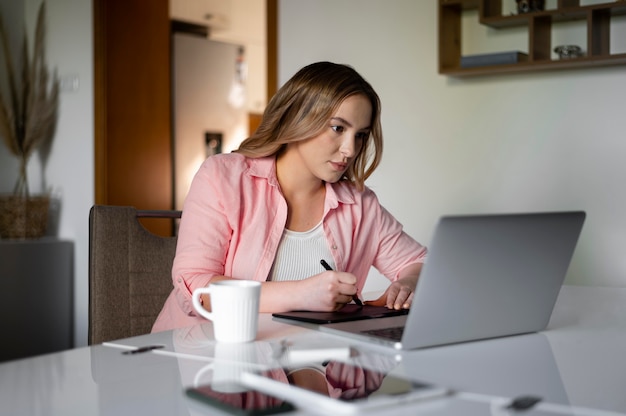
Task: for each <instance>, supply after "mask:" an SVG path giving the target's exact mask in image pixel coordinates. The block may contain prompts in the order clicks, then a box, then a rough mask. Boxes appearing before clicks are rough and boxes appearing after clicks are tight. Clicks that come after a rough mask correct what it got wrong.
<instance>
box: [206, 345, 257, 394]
mask: <svg viewBox="0 0 626 416" xmlns="http://www.w3.org/2000/svg"><path fill="white" fill-rule="evenodd" d="M258 360H259V357H258V345H257V344H256V343H253V342H246V343H241V344H225V343H219V342H218V343H217V344H216V345H215V360H214V361H213V363H211V364H209V365H207V366H205V367H204V368H203V369H201V370H200V371H198V372H197V373H196V376H195V377H194V386H195V387H198V386H200V385H202V384H206V380H205V374H206V373H207V371H212V377H211V381H210V384H211V388H212V389H213V390H215V391H219V392H222V393H239V392H242V391H245V390H248V389H247V388H245V387H244V386H242V384H241V375H242V374H243V373H244V372H251V371H259V370H264V369H265V366H263V365H261V364H258Z"/></svg>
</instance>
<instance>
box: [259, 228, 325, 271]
mask: <svg viewBox="0 0 626 416" xmlns="http://www.w3.org/2000/svg"><path fill="white" fill-rule="evenodd" d="M322 259H324V260H326V261H327V262H328V264H329V265H330V266H331V267H332V268H333V269H335V268H336V267H335V262H334V261H333V258H332V256H331V252H330V249H329V248H328V243H327V242H326V237H325V236H324V228H323V227H322V223H321V222H320V223H319V224H317V225H316V226H315V227H313V228H312V229H310V230H309V231H303V232H297V231H291V230H288V229H285V231H283V236H282V238H281V240H280V244H279V245H278V252H277V253H276V258H275V259H274V265H273V266H272V271H271V272H270V277H269V279H268V280H272V281H274V282H280V281H286V280H303V279H306V278H307V277H310V276H313V275H316V274H319V273H321V272H323V271H324V268H323V267H322V265H321V264H320V260H322Z"/></svg>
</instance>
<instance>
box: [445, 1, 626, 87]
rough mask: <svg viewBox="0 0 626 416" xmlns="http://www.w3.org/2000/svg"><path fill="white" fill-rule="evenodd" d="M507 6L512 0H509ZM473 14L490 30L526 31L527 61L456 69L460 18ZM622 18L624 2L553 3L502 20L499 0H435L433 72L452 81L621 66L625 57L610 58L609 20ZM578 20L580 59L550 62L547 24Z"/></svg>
mask: <svg viewBox="0 0 626 416" xmlns="http://www.w3.org/2000/svg"><path fill="white" fill-rule="evenodd" d="M511 1H512V0H511ZM475 9H478V15H479V23H480V24H482V25H486V26H489V27H492V28H495V29H506V28H510V27H516V26H527V27H528V60H526V61H523V62H518V63H515V64H503V65H489V66H480V67H472V68H461V65H460V61H461V16H462V14H463V12H464V11H468V10H475ZM622 15H626V1H624V0H617V1H612V2H607V3H602V4H593V5H587V6H581V5H580V0H558V3H557V8H556V9H550V10H544V11H540V12H531V13H524V14H515V15H510V16H504V15H502V0H439V73H440V74H444V75H450V76H455V77H461V76H474V75H487V74H497V73H512V72H525V71H538V70H551V69H565V68H586V67H597V66H608V65H626V53H618V54H611V52H610V50H611V48H610V46H611V44H610V43H611V40H610V29H611V18H612V17H613V16H622ZM575 20H578V21H584V22H585V24H586V28H587V44H586V45H585V46H586V50H585V55H584V56H581V57H579V58H571V59H558V60H553V59H552V58H551V51H552V45H551V43H552V42H551V37H552V24H553V23H557V24H558V23H559V22H566V21H575Z"/></svg>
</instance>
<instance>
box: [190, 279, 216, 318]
mask: <svg viewBox="0 0 626 416" xmlns="http://www.w3.org/2000/svg"><path fill="white" fill-rule="evenodd" d="M210 293H211V286H207V287H200V288H198V289H196V290H194V291H193V294H192V296H191V300H192V302H193V307H194V309H195V310H196V312H197V313H198V314H200V315H202V316H204V317H205V318H206V319H209V320H211V321H212V320H213V312H209V311H207V310H206V309H204V307H203V306H202V302H200V296H201V295H203V294H210Z"/></svg>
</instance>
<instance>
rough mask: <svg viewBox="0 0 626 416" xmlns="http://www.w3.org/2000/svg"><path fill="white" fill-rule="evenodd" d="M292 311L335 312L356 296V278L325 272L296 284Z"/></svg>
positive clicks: (342, 273)
mask: <svg viewBox="0 0 626 416" xmlns="http://www.w3.org/2000/svg"><path fill="white" fill-rule="evenodd" d="M295 283H297V285H298V287H297V295H296V296H293V298H294V300H296V299H297V304H295V305H294V309H300V310H309V311H325V312H328V311H336V310H338V309H341V307H343V305H345V304H346V303H349V302H350V301H351V300H352V297H353V296H354V295H356V283H357V278H356V276H354V275H353V274H352V273H346V272H338V271H333V270H329V271H325V272H322V273H320V274H317V275H315V276H311V277H309V278H308V279H304V280H299V281H297V282H295Z"/></svg>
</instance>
